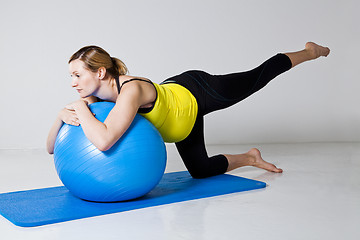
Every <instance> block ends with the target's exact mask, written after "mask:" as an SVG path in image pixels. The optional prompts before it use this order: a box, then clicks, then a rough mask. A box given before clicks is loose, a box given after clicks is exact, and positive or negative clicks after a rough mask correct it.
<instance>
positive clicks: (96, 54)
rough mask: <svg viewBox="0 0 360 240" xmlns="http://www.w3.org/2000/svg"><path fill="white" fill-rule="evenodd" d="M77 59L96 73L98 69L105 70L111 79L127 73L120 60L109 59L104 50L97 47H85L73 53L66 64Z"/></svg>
mask: <svg viewBox="0 0 360 240" xmlns="http://www.w3.org/2000/svg"><path fill="white" fill-rule="evenodd" d="M76 59H79V60H81V61H83V62H84V63H85V67H86V68H87V69H88V70H90V71H92V72H97V71H98V69H99V68H101V67H104V68H106V72H107V73H108V74H110V75H111V76H112V77H114V78H117V77H119V76H120V75H125V74H127V73H128V69H127V67H126V65H125V63H123V62H122V61H121V60H120V59H118V58H115V57H111V56H110V54H109V53H107V52H106V51H105V50H104V49H102V48H101V47H98V46H86V47H83V48H81V49H79V50H78V51H77V52H76V53H74V54H73V55H72V56H71V57H70V60H69V62H68V63H70V62H71V61H74V60H76Z"/></svg>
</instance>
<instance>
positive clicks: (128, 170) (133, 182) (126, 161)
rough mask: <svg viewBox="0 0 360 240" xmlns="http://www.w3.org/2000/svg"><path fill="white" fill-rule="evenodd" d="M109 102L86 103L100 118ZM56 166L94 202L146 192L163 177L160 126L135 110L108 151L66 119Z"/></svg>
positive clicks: (80, 194) (56, 150)
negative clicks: (122, 132) (127, 125)
mask: <svg viewBox="0 0 360 240" xmlns="http://www.w3.org/2000/svg"><path fill="white" fill-rule="evenodd" d="M114 105H115V104H114V103H112V102H97V103H93V104H90V105H89V108H90V110H91V112H93V113H95V117H96V118H97V119H98V120H99V121H101V122H104V121H105V119H106V117H107V115H108V114H109V112H110V111H111V109H112V108H113V107H114ZM54 161H55V168H56V171H57V173H58V175H59V178H60V179H61V181H62V182H63V184H64V185H65V187H67V188H68V189H69V191H70V192H71V193H72V194H73V195H75V196H77V197H79V198H81V199H84V200H88V201H95V202H115V201H125V200H130V199H134V198H138V197H141V196H143V195H145V194H146V193H148V192H150V191H151V190H152V189H153V188H154V187H155V186H156V185H157V184H158V183H159V181H160V179H161V178H162V176H163V174H164V171H165V166H166V147H165V143H164V141H163V139H162V137H161V135H160V133H159V132H158V130H157V129H156V128H155V127H154V126H153V125H152V124H151V123H150V122H149V121H148V120H147V119H145V118H144V117H142V116H140V115H139V114H137V115H136V116H135V119H134V121H133V122H132V124H131V126H130V127H129V129H128V130H127V131H126V132H125V134H124V135H123V136H122V137H121V138H120V139H119V140H118V142H117V143H116V144H115V145H114V146H112V147H111V148H110V149H109V150H107V151H103V152H102V151H100V150H98V149H97V148H96V147H95V146H94V145H93V144H92V143H91V142H90V141H89V140H88V139H87V137H86V136H85V134H84V132H83V130H82V128H81V126H72V125H68V124H64V125H63V126H62V127H61V129H60V131H59V133H58V136H57V138H56V142H55V147H54Z"/></svg>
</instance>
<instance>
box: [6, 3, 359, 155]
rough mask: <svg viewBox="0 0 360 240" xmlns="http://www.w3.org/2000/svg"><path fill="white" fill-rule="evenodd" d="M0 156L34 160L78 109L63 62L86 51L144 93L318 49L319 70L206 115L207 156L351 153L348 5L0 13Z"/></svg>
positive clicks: (354, 43) (354, 129)
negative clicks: (137, 82) (339, 145)
mask: <svg viewBox="0 0 360 240" xmlns="http://www.w3.org/2000/svg"><path fill="white" fill-rule="evenodd" d="M0 4H1V5H0V29H1V33H0V34H1V35H0V36H1V37H0V56H1V57H0V67H1V79H0V87H1V98H2V100H1V101H0V110H1V118H0V136H1V137H0V148H43V147H45V141H46V137H47V133H48V130H49V128H50V127H51V125H52V124H53V121H54V119H55V117H56V115H57V113H58V111H59V110H60V109H61V108H62V107H63V106H65V105H66V104H67V103H69V102H71V101H74V100H76V99H78V96H77V93H76V92H75V91H74V90H73V89H72V88H71V87H70V83H71V79H70V76H69V73H68V69H67V68H68V66H67V61H68V58H69V57H70V56H71V54H72V53H74V52H75V51H77V50H78V49H79V48H81V47H83V46H85V45H89V44H95V45H99V46H101V47H103V48H104V49H105V50H107V51H108V52H109V53H110V54H111V55H113V56H116V57H119V58H120V59H122V60H123V61H124V62H125V63H126V64H127V66H128V68H129V69H130V73H131V74H132V75H137V76H144V77H148V78H150V79H152V80H153V81H154V82H157V83H159V82H161V81H162V80H164V79H166V78H168V77H171V76H173V75H176V74H179V73H181V72H183V71H186V70H189V69H201V70H205V71H208V72H210V73H213V74H222V73H230V72H235V71H245V70H249V69H251V68H253V67H256V66H257V65H259V64H260V63H262V62H263V61H264V60H266V59H267V58H269V57H271V56H272V55H274V54H276V53H277V52H287V51H295V50H300V49H302V48H303V46H304V44H305V42H306V41H315V42H318V43H321V44H324V45H328V46H329V47H330V48H331V50H332V52H331V55H330V56H329V57H328V58H322V59H320V60H318V61H313V62H308V63H305V64H303V65H300V66H298V67H296V68H294V69H292V70H291V71H289V72H287V73H285V74H283V75H281V76H279V77H278V78H277V79H276V80H274V81H273V82H271V83H270V84H269V85H268V86H267V87H266V88H264V89H263V90H261V91H260V92H258V93H256V94H255V95H253V96H251V97H250V98H248V99H246V100H244V101H243V102H241V103H239V104H238V105H236V106H234V107H231V108H229V109H226V110H222V111H219V112H216V113H213V114H210V115H208V117H206V120H205V130H206V141H207V143H209V144H220V143H224V144H231V143H233V144H238V143H267V142H271V143H273V142H314V141H360V109H359V107H358V103H359V102H360V95H359V90H360V81H359V80H360V79H359V76H358V64H359V61H358V54H359V47H358V46H359V43H360V33H359V26H358V24H359V23H360V17H359V14H358V10H359V9H360V3H359V1H356V0H353V1H351V0H344V1H326V0H324V1H317V0H301V1H288V0H272V1H241V0H232V1H226V0H225V1H194V0H182V1H169V0H167V1H166V0H155V1H147V0H142V1H117V0H113V1H111V0H102V1H93V0H90V1H89V0H86V1H85V0H83V1H76V0H71V1H45V0H44V1H41V0H32V1H25V0H24V1H16V0H1V3H0Z"/></svg>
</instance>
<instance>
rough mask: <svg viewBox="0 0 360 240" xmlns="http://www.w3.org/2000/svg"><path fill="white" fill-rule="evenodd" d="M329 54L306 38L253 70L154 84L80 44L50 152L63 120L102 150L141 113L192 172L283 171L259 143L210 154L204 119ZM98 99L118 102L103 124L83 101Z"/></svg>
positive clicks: (49, 142)
mask: <svg viewBox="0 0 360 240" xmlns="http://www.w3.org/2000/svg"><path fill="white" fill-rule="evenodd" d="M329 53H330V50H329V48H326V47H322V46H320V45H317V44H315V43H312V42H308V43H306V45H305V49H304V50H301V51H298V52H291V53H285V54H277V55H275V56H273V57H272V58H270V59H268V60H267V61H265V62H264V63H263V64H261V65H260V66H259V67H257V68H255V69H253V70H251V71H247V72H240V73H232V74H226V75H210V74H208V73H206V72H203V71H187V72H184V73H182V74H180V75H177V76H174V77H172V78H169V79H167V80H165V81H164V82H162V83H161V84H156V83H153V82H151V81H150V80H148V79H146V78H139V77H133V76H128V75H126V74H127V72H128V71H127V68H126V66H125V64H124V63H123V62H122V61H121V60H119V59H117V58H113V57H110V55H109V54H108V53H107V52H106V51H105V50H103V49H102V48H100V47H97V46H87V47H84V48H82V49H80V50H79V51H77V52H76V53H74V55H73V56H72V57H71V58H70V60H69V70H70V74H71V77H72V87H73V88H75V89H76V90H77V91H78V93H79V95H80V100H78V101H76V102H73V103H71V104H69V105H67V106H66V107H65V108H64V109H62V110H61V111H60V112H59V114H58V117H57V119H56V121H55V123H54V125H53V126H52V128H51V130H50V133H49V136H48V140H47V149H48V152H49V153H50V154H52V153H53V151H54V144H55V139H56V136H57V133H58V131H59V129H60V128H61V126H62V124H63V123H67V124H71V125H75V126H78V125H81V127H82V129H83V131H84V133H85V135H86V137H87V138H88V139H89V140H90V141H91V142H92V143H93V144H94V145H95V146H96V147H97V148H98V149H99V150H100V151H106V150H108V149H110V148H111V147H112V146H113V145H114V144H115V143H116V142H117V141H118V140H119V139H120V138H121V136H122V135H123V134H124V133H125V131H126V130H127V129H128V127H129V126H130V124H131V122H132V120H133V119H134V117H135V115H136V114H137V113H140V114H141V115H143V116H144V117H145V118H147V119H148V120H149V121H150V122H152V123H153V124H154V126H155V127H156V128H157V129H158V130H159V132H160V134H161V135H162V137H163V139H164V141H166V142H175V144H176V147H177V149H178V151H179V153H180V156H181V158H182V159H183V161H184V163H185V165H186V167H187V169H188V170H189V172H190V174H191V175H192V176H193V177H194V178H205V177H210V176H214V175H218V174H222V173H225V172H228V171H231V170H233V169H236V168H239V167H242V166H255V167H258V168H262V169H265V170H268V171H272V172H277V173H280V172H282V169H280V168H277V167H276V166H275V165H273V164H271V163H268V162H266V161H264V160H263V159H262V157H261V154H260V151H259V150H258V149H256V148H252V149H250V150H249V151H248V152H247V153H243V154H235V155H230V154H220V155H216V156H212V157H208V155H207V152H206V148H205V142H204V132H203V130H204V126H203V118H204V116H205V115H206V114H208V113H210V112H213V111H216V110H219V109H224V108H227V107H229V106H232V105H234V104H235V103H237V102H239V101H241V100H243V99H245V98H246V97H248V96H250V95H251V94H253V93H255V92H256V91H258V90H260V89H261V88H263V87H264V86H265V85H266V84H267V83H268V82H270V81H271V80H272V79H273V78H275V77H276V76H277V75H279V74H281V73H283V72H285V71H287V70H289V69H290V68H292V67H294V66H296V65H298V64H300V63H302V62H305V61H308V60H312V59H316V58H318V57H320V56H327V55H328V54H329ZM96 101H111V102H115V103H116V104H115V106H114V108H113V109H112V111H111V112H110V113H109V115H108V117H107V118H106V120H105V121H104V123H102V122H100V121H98V120H97V119H96V118H95V117H94V115H93V114H92V113H91V112H90V110H89V108H88V104H90V103H93V102H96Z"/></svg>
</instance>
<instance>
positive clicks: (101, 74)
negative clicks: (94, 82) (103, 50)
mask: <svg viewBox="0 0 360 240" xmlns="http://www.w3.org/2000/svg"><path fill="white" fill-rule="evenodd" d="M105 76H106V68H105V67H101V68H99V69H98V78H99V79H100V80H103V79H104V78H105Z"/></svg>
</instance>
